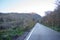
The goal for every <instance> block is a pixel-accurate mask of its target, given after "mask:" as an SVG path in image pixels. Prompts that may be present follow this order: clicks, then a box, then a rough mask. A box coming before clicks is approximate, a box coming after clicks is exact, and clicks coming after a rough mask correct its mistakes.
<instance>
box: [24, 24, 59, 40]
mask: <svg viewBox="0 0 60 40" xmlns="http://www.w3.org/2000/svg"><path fill="white" fill-rule="evenodd" d="M25 40H60V33H59V32H56V31H54V30H52V29H50V28H48V27H46V26H44V25H42V24H39V23H37V24H36V25H35V26H34V28H33V29H32V30H31V32H30V33H29V34H28V36H27V37H26V38H25Z"/></svg>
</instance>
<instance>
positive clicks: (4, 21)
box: [0, 13, 41, 40]
mask: <svg viewBox="0 0 60 40" xmlns="http://www.w3.org/2000/svg"><path fill="white" fill-rule="evenodd" d="M40 19H41V16H40V15H38V14H36V13H33V14H32V13H0V35H1V36H2V35H3V37H1V38H0V39H1V40H2V39H3V38H4V37H5V36H6V37H9V38H10V39H11V37H10V36H16V35H18V36H19V35H22V34H23V32H25V31H28V30H30V29H31V28H32V27H33V26H34V24H35V23H37V22H40ZM9 35H10V36H9ZM9 38H8V40H9ZM6 40H7V39H6Z"/></svg>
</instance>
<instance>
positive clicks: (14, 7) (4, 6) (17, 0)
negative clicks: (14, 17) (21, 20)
mask: <svg viewBox="0 0 60 40" xmlns="http://www.w3.org/2000/svg"><path fill="white" fill-rule="evenodd" d="M54 3H55V0H0V12H20V13H21V12H24V13H25V12H26V13H29V12H36V13H38V14H40V15H41V16H43V15H44V12H45V11H48V10H52V11H53V10H54V8H55V4H54Z"/></svg>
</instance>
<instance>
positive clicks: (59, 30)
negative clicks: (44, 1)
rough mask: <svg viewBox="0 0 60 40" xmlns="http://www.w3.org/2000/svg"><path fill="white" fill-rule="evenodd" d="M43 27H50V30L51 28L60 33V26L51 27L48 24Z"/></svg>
mask: <svg viewBox="0 0 60 40" xmlns="http://www.w3.org/2000/svg"><path fill="white" fill-rule="evenodd" d="M43 25H45V26H47V27H49V28H51V29H53V30H55V31H57V32H60V27H59V26H49V25H47V24H43Z"/></svg>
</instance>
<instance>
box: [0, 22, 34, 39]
mask: <svg viewBox="0 0 60 40" xmlns="http://www.w3.org/2000/svg"><path fill="white" fill-rule="evenodd" d="M33 26H34V23H31V24H30V25H29V26H26V27H25V28H24V27H20V26H17V27H16V28H9V29H2V30H0V40H12V39H13V38H17V37H19V36H21V35H23V33H24V32H25V31H28V30H30V29H31V28H32V27H33Z"/></svg>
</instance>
